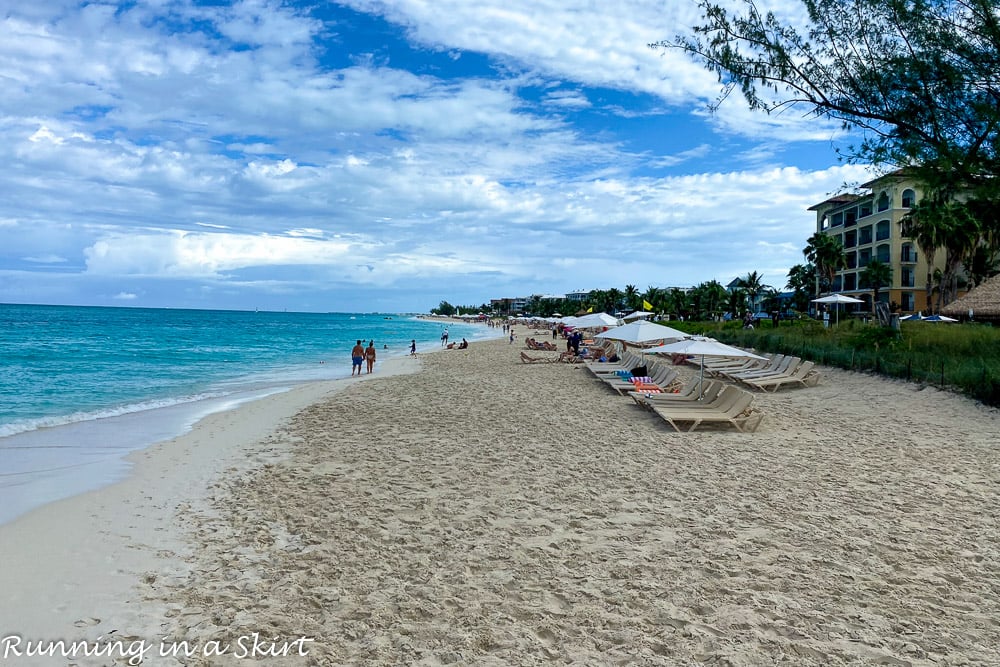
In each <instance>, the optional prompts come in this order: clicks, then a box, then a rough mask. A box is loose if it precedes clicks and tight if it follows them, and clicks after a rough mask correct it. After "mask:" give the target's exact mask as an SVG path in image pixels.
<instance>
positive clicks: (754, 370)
mask: <svg viewBox="0 0 1000 667" xmlns="http://www.w3.org/2000/svg"><path fill="white" fill-rule="evenodd" d="M705 373H706V374H709V375H711V376H713V377H721V378H725V379H726V380H730V381H732V382H739V383H741V384H745V385H747V386H748V387H752V388H754V389H760V390H762V391H766V390H768V389H769V390H771V391H777V390H778V389H780V388H781V387H785V386H801V387H813V386H816V385H817V384H818V383H819V380H820V373H819V370H817V369H816V368H815V364H814V363H813V362H811V361H803V360H802V359H801V358H799V357H794V356H786V355H783V354H775V355H772V356H771V357H769V358H768V359H767V360H766V361H760V360H749V361H744V362H742V363H719V362H716V363H710V362H705Z"/></svg>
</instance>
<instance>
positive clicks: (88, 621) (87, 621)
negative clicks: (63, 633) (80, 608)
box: [73, 618, 101, 628]
mask: <svg viewBox="0 0 1000 667" xmlns="http://www.w3.org/2000/svg"><path fill="white" fill-rule="evenodd" d="M100 622H101V619H99V618H81V619H80V620H79V621H76V622H75V623H73V625H75V626H76V627H78V628H86V627H89V626H92V625H98V624H99V623H100Z"/></svg>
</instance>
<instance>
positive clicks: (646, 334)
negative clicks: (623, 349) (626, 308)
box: [594, 321, 688, 345]
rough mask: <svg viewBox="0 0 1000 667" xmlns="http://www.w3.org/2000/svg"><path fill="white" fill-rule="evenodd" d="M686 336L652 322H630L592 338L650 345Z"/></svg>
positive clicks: (681, 332)
mask: <svg viewBox="0 0 1000 667" xmlns="http://www.w3.org/2000/svg"><path fill="white" fill-rule="evenodd" d="M687 336H688V334H686V333H684V332H683V331H678V330H677V329H672V328H670V327H665V326H663V325H662V324H656V323H654V322H644V321H639V322H630V323H629V324H626V325H624V326H620V327H614V328H613V329H608V330H607V331H602V332H601V333H599V334H597V335H596V336H594V338H607V339H609V340H620V341H621V342H623V343H635V344H636V345H641V344H642V343H651V342H653V341H665V340H680V339H681V338H686V337H687Z"/></svg>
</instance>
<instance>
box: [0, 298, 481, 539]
mask: <svg viewBox="0 0 1000 667" xmlns="http://www.w3.org/2000/svg"><path fill="white" fill-rule="evenodd" d="M446 327H447V328H448V330H449V334H450V340H451V341H456V342H458V341H461V339H462V338H463V337H464V338H467V339H469V341H470V342H471V341H474V340H477V339H483V338H492V337H496V336H498V335H499V334H498V333H497V332H496V330H495V329H491V328H489V327H486V326H484V325H481V324H456V323H452V322H447V323H446V322H443V321H440V320H434V319H421V318H417V317H415V316H407V315H398V314H392V313H388V314H381V313H367V314H362V313H355V314H352V313H285V312H248V311H208V310H171V309H150V308H100V307H76V306H33V305H4V304H0V523H3V522H5V521H10V520H11V519H13V518H15V517H17V516H19V515H21V514H23V513H25V512H27V511H30V510H31V509H33V508H35V507H38V506H40V505H43V504H45V503H48V502H52V501H54V500H58V499H60V498H65V497H68V496H71V495H75V494H77V493H81V492H84V491H87V490H91V489H94V488H99V487H100V486H103V485H106V484H110V483H113V482H115V481H117V480H119V479H121V478H122V477H123V476H124V475H126V474H128V467H129V466H128V463H127V462H126V461H125V460H124V457H125V455H126V454H128V453H129V452H131V451H134V450H136V449H141V448H143V447H147V446H149V445H151V444H153V443H155V442H159V441H162V440H166V439H169V438H172V437H175V436H177V435H180V434H181V433H183V432H184V431H186V430H187V429H189V428H190V427H191V426H192V425H193V424H194V423H195V422H197V421H198V420H199V419H200V418H201V417H204V416H205V415H208V414H211V413H212V412H217V411H220V410H225V409H229V408H232V407H234V406H236V405H238V404H240V403H243V402H246V401H248V400H253V399H255V398H259V397H262V396H266V395H268V394H272V393H276V392H280V391H286V390H288V389H290V388H292V387H294V386H295V385H298V384H302V383H305V382H313V381H321V380H332V379H337V378H342V377H348V376H349V375H350V374H351V359H350V350H351V347H352V346H353V345H354V343H355V341H356V340H358V339H361V340H364V341H365V344H366V345H367V342H368V341H369V340H374V341H375V347H376V349H377V350H378V359H379V361H382V360H384V359H386V358H387V357H392V356H398V355H404V354H408V353H409V345H410V341H411V340H413V339H415V340H416V341H417V351H418V353H419V352H420V351H421V350H427V349H435V348H439V347H440V337H441V333H442V331H443V330H444V329H445V328H446ZM377 371H378V365H376V372H377Z"/></svg>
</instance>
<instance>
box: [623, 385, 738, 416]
mask: <svg viewBox="0 0 1000 667" xmlns="http://www.w3.org/2000/svg"><path fill="white" fill-rule="evenodd" d="M729 386H732V385H727V384H725V383H723V382H719V381H716V380H711V381H708V382H706V383H705V384H704V390H702V384H701V383H700V382H698V381H695V382H690V383H688V385H687V386H686V387H685V388H684V389H682V390H681V391H679V392H678V393H676V394H674V393H670V392H667V393H663V394H650V393H649V392H644V391H630V392H629V394H628V395H629V396H631V397H632V400H633V401H635V404H636V405H638V406H639V407H640V408H642V409H643V410H650V411H652V409H653V406H654V405H664V406H668V407H669V406H672V405H675V406H684V405H694V404H697V403H702V404H705V405H707V404H709V403H711V402H712V401H714V400H715V399H716V397H717V396H718V395H719V393H720V392H721V391H722V390H723V389H724V388H725V387H729Z"/></svg>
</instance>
